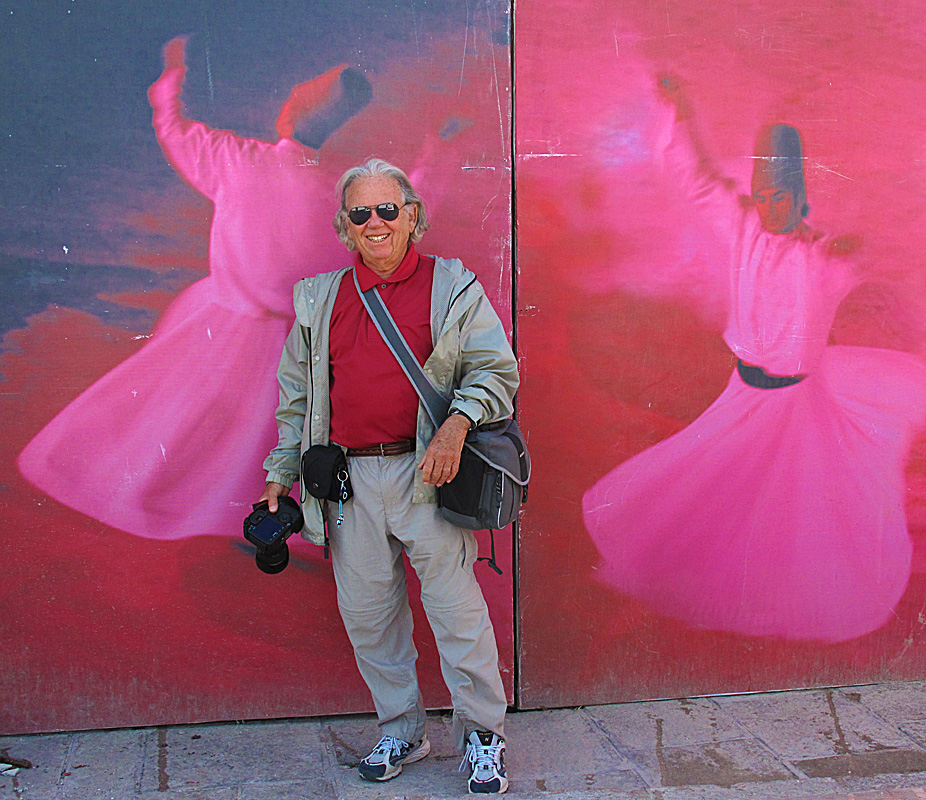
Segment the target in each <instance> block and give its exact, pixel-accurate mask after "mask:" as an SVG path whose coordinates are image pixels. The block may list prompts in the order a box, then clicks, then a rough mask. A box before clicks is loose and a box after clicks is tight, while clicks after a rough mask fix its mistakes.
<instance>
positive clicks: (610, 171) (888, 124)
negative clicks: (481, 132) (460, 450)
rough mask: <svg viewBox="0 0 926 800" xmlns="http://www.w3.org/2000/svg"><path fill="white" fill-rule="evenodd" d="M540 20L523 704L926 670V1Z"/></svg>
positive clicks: (523, 298)
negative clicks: (923, 5) (924, 4)
mask: <svg viewBox="0 0 926 800" xmlns="http://www.w3.org/2000/svg"><path fill="white" fill-rule="evenodd" d="M515 30H516V39H515V41H516V52H515V56H516V59H515V66H516V87H517V101H518V102H517V107H516V174H517V185H516V197H517V211H518V215H517V223H518V228H517V230H518V239H517V243H518V251H517V252H518V341H519V345H520V353H521V357H522V359H523V368H524V384H523V387H522V391H521V393H520V402H521V405H520V412H521V414H522V418H523V420H524V421H525V424H526V426H527V427H528V428H529V430H530V432H531V438H530V444H531V447H532V455H533V457H534V470H535V476H536V479H535V482H534V484H533V485H532V487H531V492H532V501H531V503H530V505H529V507H528V509H527V511H526V513H525V515H524V517H523V524H522V526H521V529H520V546H519V566H520V572H519V588H520V594H519V621H520V629H519V630H520V634H521V636H520V643H521V686H520V689H521V695H520V696H521V701H522V703H523V704H524V705H525V706H538V705H544V706H546V705H560V704H567V705H568V704H577V703H595V702H609V701H615V700H621V699H623V700H628V699H635V698H643V697H649V698H652V697H666V696H673V697H677V696H686V695H692V694H703V693H712V692H740V691H749V690H757V689H774V688H784V687H797V686H813V685H827V684H829V685H833V684H845V683H862V682H868V681H877V680H886V679H897V680H903V679H905V678H907V679H909V678H913V677H921V676H922V675H923V672H924V669H926V633H924V612H926V575H924V572H926V438H924V436H923V431H924V427H926V365H924V360H923V356H924V355H926V323H924V320H926V262H924V258H923V252H924V249H926V248H924V245H926V226H924V225H923V220H924V214H923V210H922V198H923V196H924V193H926V191H924V190H926V157H924V154H926V138H924V133H923V131H924V130H926V126H924V123H926V112H924V102H923V101H924V98H926V73H924V72H923V70H922V69H921V65H922V63H923V60H924V56H926V24H924V22H923V19H922V16H921V14H920V13H919V9H918V7H917V5H916V4H915V3H891V4H883V3H874V4H872V3H867V2H849V3H845V2H839V3H836V2H828V1H824V2H816V3H798V2H774V3H773V2H766V0H751V1H750V2H738V1H737V2H732V0H731V1H730V2H710V3H707V2H691V1H689V2H681V1H679V0H668V2H660V3H651V2H642V1H641V2H637V1H636V0H621V2H618V3H610V2H609V3H605V2H595V0H583V2H579V3H575V2H568V3H567V2H562V0H524V1H523V2H519V3H518V5H517V16H516V26H515ZM770 126H778V127H770ZM565 654H568V657H567V656H566V655H565Z"/></svg>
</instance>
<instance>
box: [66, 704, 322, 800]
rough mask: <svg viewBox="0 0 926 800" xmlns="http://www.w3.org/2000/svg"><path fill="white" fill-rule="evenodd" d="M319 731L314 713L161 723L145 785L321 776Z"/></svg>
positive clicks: (163, 788)
mask: <svg viewBox="0 0 926 800" xmlns="http://www.w3.org/2000/svg"><path fill="white" fill-rule="evenodd" d="M319 732H320V723H319V721H318V720H315V719H307V720H288V721H285V722H252V723H249V724H244V725H235V724H217V725H195V726H184V727H177V728H159V729H157V732H156V743H155V746H154V747H149V748H148V750H147V752H146V753H145V756H144V770H143V774H142V779H141V786H140V788H141V790H142V791H148V792H150V791H159V792H161V793H164V792H167V791H169V790H170V791H177V790H183V791H191V790H194V789H197V790H201V789H207V788H216V789H218V788H221V787H226V786H242V785H245V786H246V785H248V784H251V783H267V782H272V781H274V780H280V779H285V780H287V781H295V780H317V776H318V775H319V774H324V772H325V766H326V765H325V761H324V759H323V750H322V747H321V743H320V736H319ZM75 800H78V798H75Z"/></svg>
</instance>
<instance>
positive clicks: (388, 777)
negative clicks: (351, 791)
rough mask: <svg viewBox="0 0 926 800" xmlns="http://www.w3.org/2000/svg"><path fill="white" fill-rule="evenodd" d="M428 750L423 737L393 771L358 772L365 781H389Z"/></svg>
mask: <svg viewBox="0 0 926 800" xmlns="http://www.w3.org/2000/svg"><path fill="white" fill-rule="evenodd" d="M430 752H431V743H430V742H429V741H428V740H427V739H423V740H422V742H421V744H419V745H418V747H417V748H415V749H414V750H412V751H411V752H410V753H409V754H408V755H407V756H406V757H405V758H404V759H403V760H402V761H401V762H400V763H399V764H397V765H396V768H395V770H394V771H393V772H388V773H386V774H385V775H383V776H382V777H377V776H376V775H370V776H367V775H364V774H363V773H362V772H360V771H359V770H358V773H359V774H360V777H361V778H363V780H365V781H375V782H379V783H381V782H383V781H391V780H392V779H393V778H395V777H397V776H399V775H401V774H402V767H404V766H405V765H406V764H414V763H415V762H416V761H421V759H423V758H424V757H425V756H426V755H427V754H428V753H430ZM506 788H507V787H506Z"/></svg>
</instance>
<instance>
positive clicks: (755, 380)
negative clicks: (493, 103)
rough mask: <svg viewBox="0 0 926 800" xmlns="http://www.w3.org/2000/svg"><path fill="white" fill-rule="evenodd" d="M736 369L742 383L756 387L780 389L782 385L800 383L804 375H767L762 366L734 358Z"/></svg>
mask: <svg viewBox="0 0 926 800" xmlns="http://www.w3.org/2000/svg"><path fill="white" fill-rule="evenodd" d="M736 371H737V372H739V374H740V377H741V378H742V379H743V383H745V384H748V385H749V386H753V387H755V388H756V389H781V388H782V387H784V386H794V384H795V383H800V382H801V381H802V380H804V378H806V377H807V376H806V375H769V374H768V373H767V372H766V371H765V370H764V369H762V367H754V366H753V365H752V364H746V363H745V362H743V361H742V360H741V359H739V358H738V359H736Z"/></svg>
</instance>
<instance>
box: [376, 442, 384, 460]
mask: <svg viewBox="0 0 926 800" xmlns="http://www.w3.org/2000/svg"><path fill="white" fill-rule="evenodd" d="M377 447H378V448H379V454H380V456H382V457H383V458H385V457H386V445H384V444H383V443H380V444H378V445H377Z"/></svg>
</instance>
